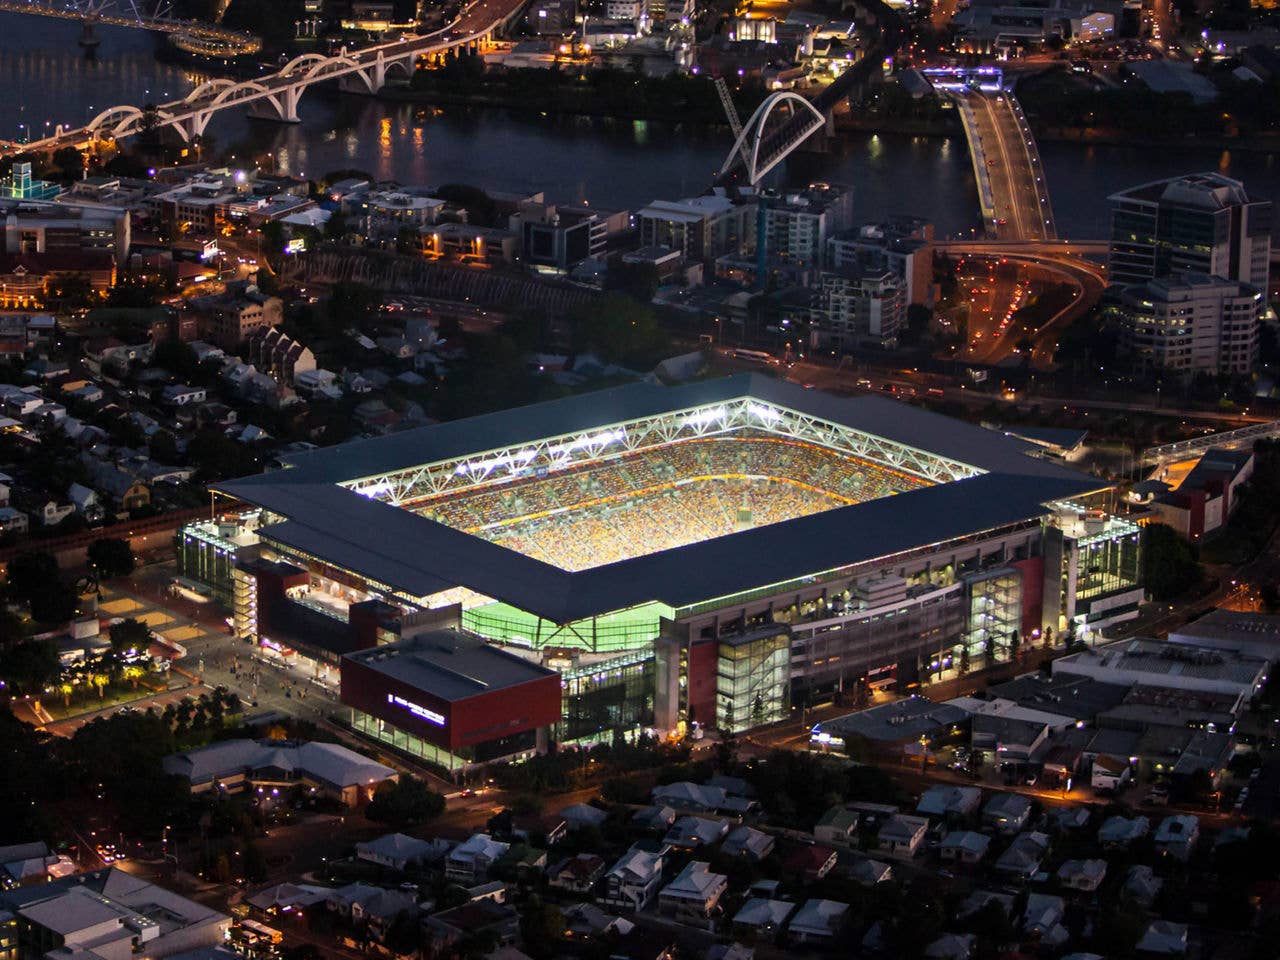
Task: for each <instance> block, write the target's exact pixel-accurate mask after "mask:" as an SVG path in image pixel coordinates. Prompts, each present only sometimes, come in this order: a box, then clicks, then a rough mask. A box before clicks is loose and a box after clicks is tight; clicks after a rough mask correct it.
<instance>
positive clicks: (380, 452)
mask: <svg viewBox="0 0 1280 960" xmlns="http://www.w3.org/2000/svg"><path fill="white" fill-rule="evenodd" d="M747 397H751V398H753V399H756V400H761V401H765V402H768V403H773V404H775V405H777V406H781V407H786V408H787V409H789V410H794V411H796V412H797V413H802V414H807V415H809V416H813V417H817V418H819V419H822V420H828V421H830V422H832V423H837V424H842V425H844V426H848V427H850V428H852V429H855V430H859V431H862V432H864V433H868V434H871V435H873V436H877V437H883V438H884V439H886V440H892V441H894V442H896V443H900V444H904V445H906V446H909V447H913V448H915V449H917V450H924V451H927V452H929V453H934V454H937V455H938V456H941V457H946V458H948V459H951V460H955V461H958V462H960V463H965V464H969V465H971V466H974V467H977V468H979V469H982V470H987V471H992V472H996V471H1004V472H1008V473H1025V474H1030V475H1035V476H1050V477H1051V476H1071V475H1076V474H1074V471H1071V470H1068V469H1066V468H1065V467H1062V466H1059V465H1057V464H1054V463H1050V462H1049V461H1046V460H1041V459H1036V458H1033V457H1029V456H1027V455H1026V452H1027V451H1031V450H1034V449H1036V445H1035V444H1034V443H1031V442H1030V441H1027V440H1024V439H1022V438H1019V437H1014V436H1009V435H1007V434H1003V433H999V432H996V431H994V430H987V429H984V428H982V427H977V426H974V425H972V424H968V423H964V422H962V421H959V420H954V419H952V418H950V417H944V416H942V415H940V414H936V413H930V412H929V411H927V410H922V409H920V408H919V407H914V406H911V405H910V404H906V403H900V402H898V401H896V400H890V399H888V398H887V397H879V396H865V397H855V398H848V397H836V396H833V395H831V394H827V393H822V392H821V391H817V390H806V389H804V388H803V387H801V386H799V385H798V384H794V383H790V382H788V381H785V380H778V379H776V378H773V377H766V376H762V375H760V374H741V375H739V376H734V377H724V378H722V379H719V380H706V381H702V382H699V383H693V384H688V385H685V386H678V387H663V386H658V385H655V384H649V383H634V384H628V385H626V386H621V387H613V388H611V389H608V390H600V391H596V392H594V393H584V394H578V395H576V396H573V397H566V398H563V399H560V400H551V401H548V402H546V403H536V404H531V405H528V406H524V407H515V408H513V409H511V410H503V411H501V412H499V413H490V414H485V415H483V416H479V417H469V418H467V419H465V420H453V421H449V422H446V423H438V424H433V425H431V426H427V427H419V428H417V429H416V430H406V431H404V432H402V433H393V434H389V435H387V436H385V437H376V438H374V439H371V440H356V441H353V442H351V443H344V444H341V445H339V446H336V447H326V448H324V449H322V450H311V451H308V452H306V453H300V454H295V455H294V456H291V457H287V458H285V460H286V463H287V464H289V469H287V470H284V471H276V472H274V473H267V474H260V475H258V476H255V477H247V478H244V479H241V480H233V481H228V482H226V483H222V484H218V485H217V489H219V490H222V491H225V492H226V493H229V494H232V495H234V496H239V495H241V491H243V490H246V489H247V488H249V487H257V486H261V485H263V484H274V483H281V482H286V483H342V482H347V481H351V480H358V479H361V478H364V477H372V476H379V475H381V474H384V473H391V472H394V471H396V470H403V469H406V468H408V467H413V466H417V465H420V464H424V463H435V462H438V461H442V460H450V459H453V458H456V457H465V456H469V455H472V454H476V453H480V452H482V451H486V450H494V449H499V448H503V447H508V446H512V445H517V444H521V443H529V442H532V441H534V440H540V439H543V438H545V437H554V436H560V435H563V434H571V433H576V432H579V431H585V430H593V429H596V428H599V427H605V426H609V425H610V424H614V423H620V422H625V421H629V420H637V419H642V418H645V417H651V416H657V415H659V414H662V413H667V412H670V411H674V410H682V409H687V408H690V407H697V406H703V405H706V404H713V403H723V402H726V401H729V400H735V399H740V398H747Z"/></svg>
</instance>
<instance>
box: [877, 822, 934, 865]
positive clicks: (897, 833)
mask: <svg viewBox="0 0 1280 960" xmlns="http://www.w3.org/2000/svg"><path fill="white" fill-rule="evenodd" d="M928 832H929V821H928V820H927V819H925V818H924V817H909V816H906V815H905V814H895V815H893V816H891V817H889V819H887V820H886V821H885V822H884V823H883V824H881V826H880V836H879V847H878V849H879V850H880V852H881V853H884V854H888V855H889V856H891V857H902V858H908V857H914V856H915V855H916V851H917V850H919V849H920V845H921V844H922V843H924V838H925V834H927V833H928Z"/></svg>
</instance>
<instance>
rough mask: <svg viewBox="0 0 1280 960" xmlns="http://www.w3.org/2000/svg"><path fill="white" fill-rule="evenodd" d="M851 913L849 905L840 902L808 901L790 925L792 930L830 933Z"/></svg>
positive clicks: (797, 912)
mask: <svg viewBox="0 0 1280 960" xmlns="http://www.w3.org/2000/svg"><path fill="white" fill-rule="evenodd" d="M848 912H849V905H848V904H847V903H840V902H839V901H838V900H816V899H815V900H806V901H805V902H804V903H803V904H802V905H801V907H800V909H799V910H797V911H796V915H795V916H794V917H792V918H791V923H790V924H788V928H789V929H790V930H793V931H795V930H803V931H806V932H814V933H830V932H831V931H833V930H834V929H835V928H836V927H837V926H839V924H840V921H841V920H842V919H843V918H844V915H845V914H846V913H848Z"/></svg>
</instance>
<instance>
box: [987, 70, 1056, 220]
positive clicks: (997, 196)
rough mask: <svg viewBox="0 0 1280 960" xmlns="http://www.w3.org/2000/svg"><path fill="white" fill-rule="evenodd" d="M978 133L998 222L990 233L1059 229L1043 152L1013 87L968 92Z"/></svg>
mask: <svg viewBox="0 0 1280 960" xmlns="http://www.w3.org/2000/svg"><path fill="white" fill-rule="evenodd" d="M966 100H967V101H968V103H969V104H970V105H971V106H972V109H973V120H974V125H975V128H976V134H977V148H978V157H977V158H976V162H977V163H978V164H982V165H985V167H986V170H987V176H988V178H989V181H990V184H991V191H992V197H993V201H994V203H993V206H994V216H995V221H996V222H995V223H994V224H990V225H989V227H990V228H991V229H989V230H988V234H989V235H991V234H994V236H995V238H996V239H999V240H1053V239H1055V238H1056V237H1057V230H1056V228H1055V227H1054V224H1053V210H1052V208H1051V207H1050V205H1049V191H1048V187H1047V185H1046V184H1045V182H1044V176H1043V171H1042V170H1041V168H1040V157H1039V153H1038V152H1037V150H1036V147H1035V140H1034V138H1033V137H1032V136H1031V131H1030V128H1029V127H1028V126H1027V122H1026V118H1025V117H1024V116H1023V115H1022V107H1021V106H1020V105H1019V104H1018V102H1017V100H1016V99H1015V98H1014V96H1013V94H1011V93H996V94H990V95H988V94H983V93H977V92H974V93H970V94H966Z"/></svg>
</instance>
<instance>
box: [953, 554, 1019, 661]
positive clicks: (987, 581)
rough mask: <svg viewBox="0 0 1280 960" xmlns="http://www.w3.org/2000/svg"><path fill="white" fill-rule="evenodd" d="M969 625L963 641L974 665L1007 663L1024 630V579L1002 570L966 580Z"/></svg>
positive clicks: (966, 653)
mask: <svg viewBox="0 0 1280 960" xmlns="http://www.w3.org/2000/svg"><path fill="white" fill-rule="evenodd" d="M965 588H966V593H967V595H968V610H969V624H968V628H967V629H966V631H965V634H964V637H963V638H962V640H961V644H962V646H963V657H964V659H965V660H967V662H969V663H971V664H977V663H978V662H979V658H982V662H984V663H988V664H990V663H996V662H999V661H1001V660H1008V659H1009V657H1010V656H1011V654H1012V651H1013V646H1014V641H1015V638H1017V639H1020V638H1018V633H1019V631H1020V630H1021V629H1022V576H1021V574H1019V573H1018V571H1017V570H1014V569H1013V568H1012V567H1001V568H998V569H996V570H989V571H987V572H985V573H981V574H974V575H971V576H968V577H966V578H965Z"/></svg>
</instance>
